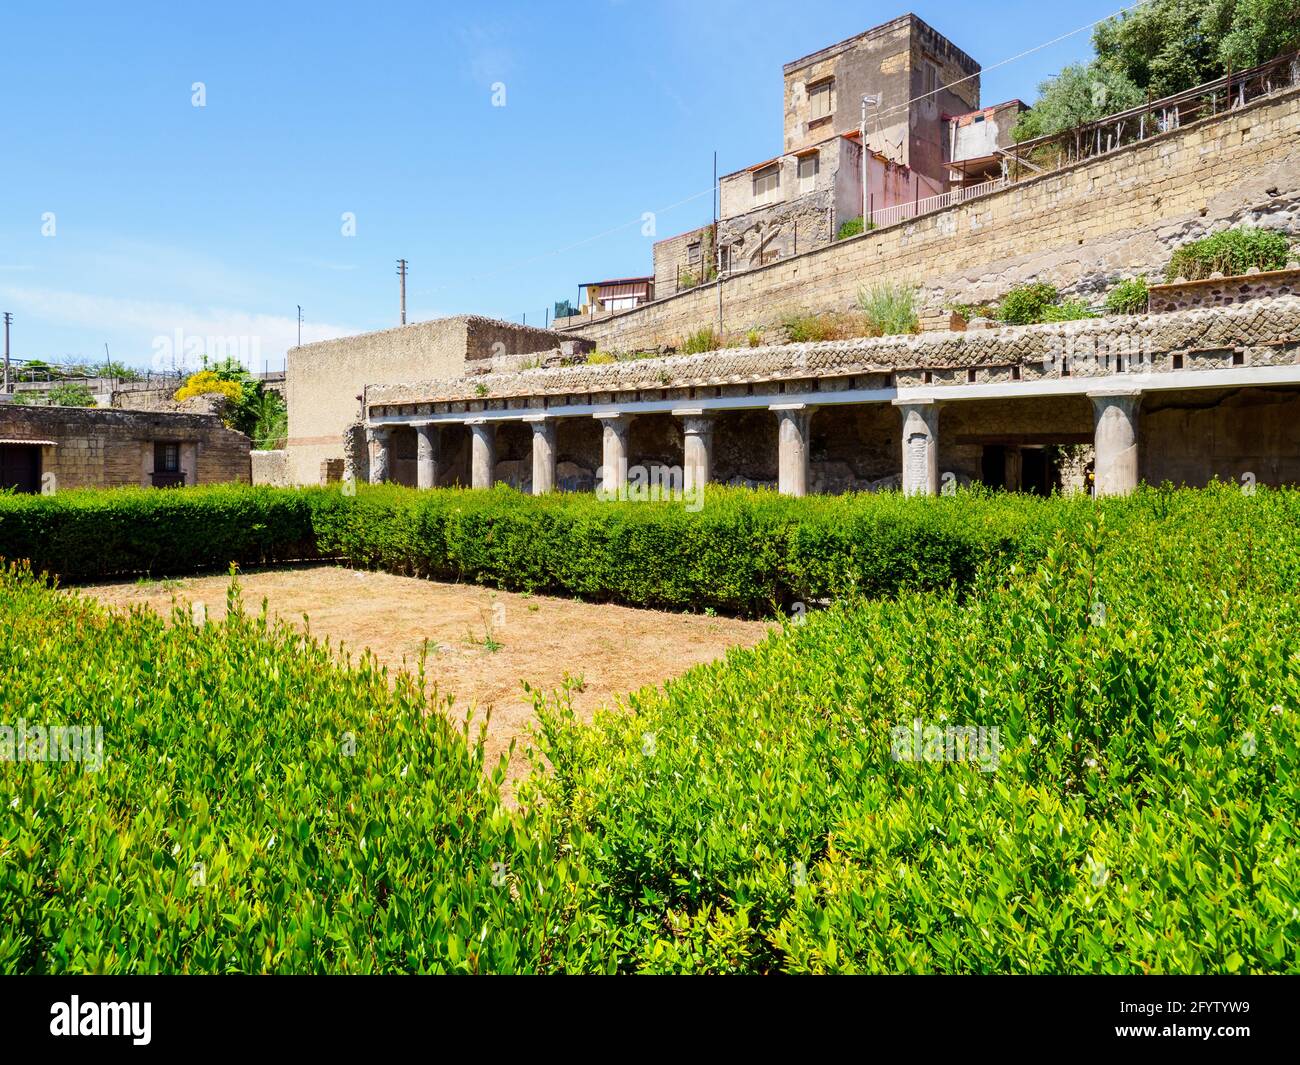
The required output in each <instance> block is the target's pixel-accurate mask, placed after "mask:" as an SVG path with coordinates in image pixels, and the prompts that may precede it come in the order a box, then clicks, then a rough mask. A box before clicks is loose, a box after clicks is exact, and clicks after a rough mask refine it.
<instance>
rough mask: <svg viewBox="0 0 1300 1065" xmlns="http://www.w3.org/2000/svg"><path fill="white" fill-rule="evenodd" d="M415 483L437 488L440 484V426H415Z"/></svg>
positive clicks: (418, 485) (417, 485)
mask: <svg viewBox="0 0 1300 1065" xmlns="http://www.w3.org/2000/svg"><path fill="white" fill-rule="evenodd" d="M415 485H416V487H417V488H436V487H437V485H438V427H437V426H436V425H417V426H416V427H415Z"/></svg>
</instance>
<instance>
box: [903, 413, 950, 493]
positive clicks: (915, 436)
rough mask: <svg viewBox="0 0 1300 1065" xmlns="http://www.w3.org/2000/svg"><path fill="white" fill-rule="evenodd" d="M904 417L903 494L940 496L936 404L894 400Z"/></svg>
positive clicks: (937, 414)
mask: <svg viewBox="0 0 1300 1065" xmlns="http://www.w3.org/2000/svg"><path fill="white" fill-rule="evenodd" d="M894 405H895V406H896V407H898V410H899V413H900V414H902V416H903V494H904V495H909V496H934V495H938V494H939V404H937V403H936V402H935V401H934V400H932V399H923V400H915V401H900V400H894Z"/></svg>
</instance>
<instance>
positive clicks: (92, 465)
mask: <svg viewBox="0 0 1300 1065" xmlns="http://www.w3.org/2000/svg"><path fill="white" fill-rule="evenodd" d="M0 437H3V438H5V439H6V440H52V441H54V444H53V445H47V446H44V447H42V449H41V472H42V475H43V476H45V477H47V480H46V482H45V483H46V484H47V485H48V486H49V487H50V488H52V489H54V490H58V491H61V490H64V489H69V488H118V487H125V486H128V485H145V486H147V485H149V484H151V475H152V473H153V468H154V465H153V464H154V444H155V443H158V442H175V443H178V444H179V445H180V460H181V468H182V469H183V470H184V471H185V474H186V483H187V484H218V483H223V482H238V483H241V484H247V483H249V481H250V479H251V471H250V463H249V440H248V437H246V436H244V434H243V433H237V432H235V431H234V430H232V429H227V428H226V427H225V426H224V425H222V423H221V419H220V418H218V417H216V416H214V415H204V414H164V413H152V412H143V411H114V410H103V409H98V408H96V409H91V408H79V407H15V406H12V405H10V404H5V405H3V406H0ZM50 475H52V479H48V478H49V476H50Z"/></svg>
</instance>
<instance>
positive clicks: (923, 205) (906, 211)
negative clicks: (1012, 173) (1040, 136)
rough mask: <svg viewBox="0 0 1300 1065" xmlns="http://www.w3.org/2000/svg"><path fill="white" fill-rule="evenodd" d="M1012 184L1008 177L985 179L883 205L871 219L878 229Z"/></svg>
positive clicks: (985, 194) (872, 213) (872, 214)
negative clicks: (929, 194) (902, 201)
mask: <svg viewBox="0 0 1300 1065" xmlns="http://www.w3.org/2000/svg"><path fill="white" fill-rule="evenodd" d="M1011 184H1012V182H1011V181H1010V180H1009V179H1008V178H994V179H993V180H992V181H985V182H982V183H981V184H979V185H968V186H966V187H965V188H960V189H950V190H949V191H948V192H941V193H939V195H937V196H926V197H925V198H924V199H919V198H918V199H915V200H913V201H912V202H911V203H896V204H894V206H893V207H882V208H881V209H880V210H879V211H872V212H870V213H871V219H870V221H871V224H872V225H873V226H875V227H876V228H877V229H879V228H880V227H881V226H892V225H896V224H897V223H899V222H906V221H907V220H908V219H909V218H915V217H916V216H917V215H923V214H929V213H930V212H931V211H942V210H943V209H944V208H945V207H951V206H953V205H954V204H958V203H965V202H966V201H967V200H973V199H976V198H977V197H980V196H987V195H989V193H992V192H999V191H1001V190H1002V189H1005V188H1006V187H1007V186H1009V185H1011Z"/></svg>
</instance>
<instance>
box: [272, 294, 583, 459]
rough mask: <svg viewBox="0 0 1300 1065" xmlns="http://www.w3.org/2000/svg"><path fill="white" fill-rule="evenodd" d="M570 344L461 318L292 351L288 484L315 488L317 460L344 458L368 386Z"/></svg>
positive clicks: (450, 373)
mask: <svg viewBox="0 0 1300 1065" xmlns="http://www.w3.org/2000/svg"><path fill="white" fill-rule="evenodd" d="M571 339H572V338H565V337H563V336H561V335H560V334H558V333H555V332H551V331H548V330H545V329H534V328H532V327H531V326H522V325H515V324H514V323H511V322H501V321H497V320H495V319H492V318H482V317H479V316H477V315H460V316H457V317H454V318H439V319H435V320H434V321H431V322H420V323H417V324H415V325H406V326H400V327H398V328H396V329H386V330H382V331H380V332H376V333H363V334H361V335H359V336H352V337H341V338H339V339H337V340H325V341H321V342H319V343H316V344H304V345H303V346H302V347H298V348H292V349H290V351H289V354H288V359H287V365H288V369H287V373H286V382H285V392H286V401H287V403H288V406H289V439H288V444H287V450H288V452H289V458H288V476H289V478H290V480H291V482H292V483H293V484H315V483H317V482H318V481H319V479H320V470H321V463H322V462H327V461H332V460H338V459H343V458H345V453H344V447H343V443H342V441H343V434H344V431H345V430H346V429H347V427H348V426H349V425H350V424H351V423H353V422H354V421H355V420H356V419H357V417H358V415H359V414H360V411H361V406H362V398H361V397H362V395H363V393H364V392H365V389H366V386H367V385H371V384H375V383H379V382H393V381H404V380H405V381H409V380H423V379H425V378H429V377H440V376H446V377H456V376H459V375H461V374H463V373H465V372H466V371H467V370H468V369H470V368H472V367H475V366H483V365H491V364H492V362H493V361H494V360H501V359H507V358H509V357H510V356H519V355H527V354H529V353H531V352H549V351H552V350H554V349H556V348H558V347H559V346H560V345H561V343H569V342H570V340H571Z"/></svg>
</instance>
